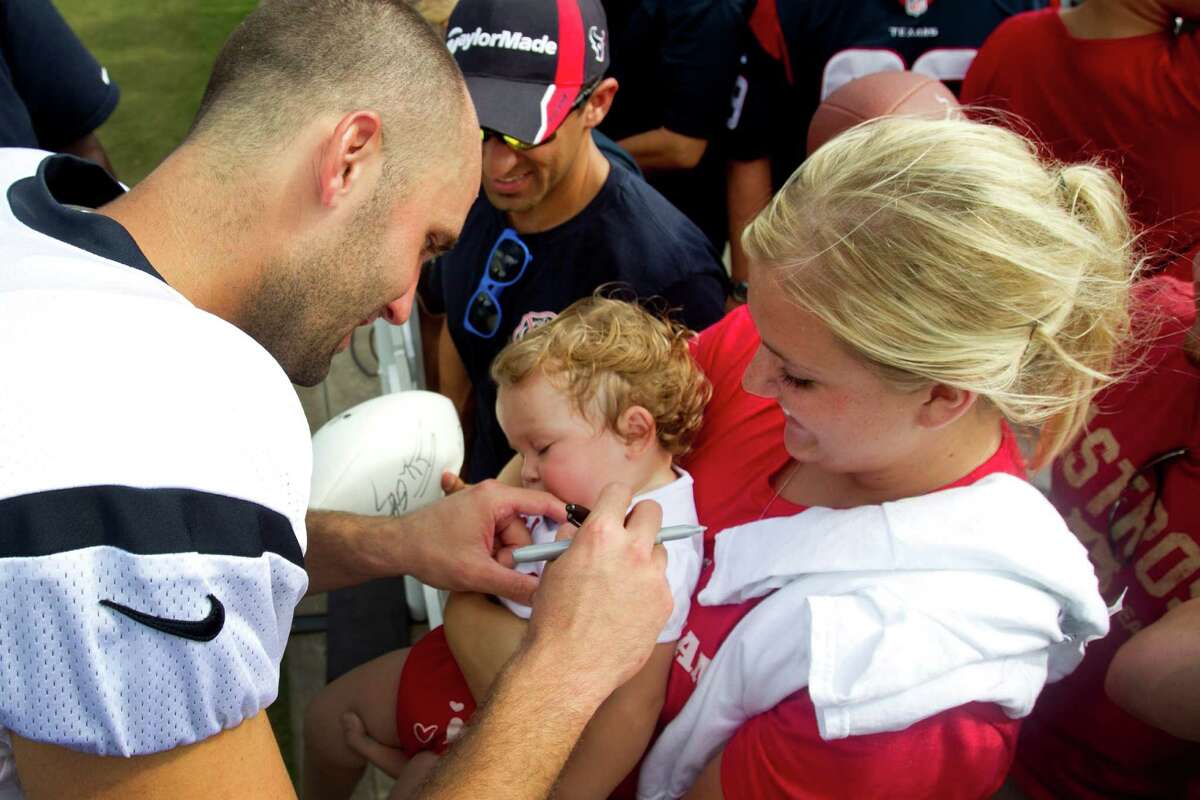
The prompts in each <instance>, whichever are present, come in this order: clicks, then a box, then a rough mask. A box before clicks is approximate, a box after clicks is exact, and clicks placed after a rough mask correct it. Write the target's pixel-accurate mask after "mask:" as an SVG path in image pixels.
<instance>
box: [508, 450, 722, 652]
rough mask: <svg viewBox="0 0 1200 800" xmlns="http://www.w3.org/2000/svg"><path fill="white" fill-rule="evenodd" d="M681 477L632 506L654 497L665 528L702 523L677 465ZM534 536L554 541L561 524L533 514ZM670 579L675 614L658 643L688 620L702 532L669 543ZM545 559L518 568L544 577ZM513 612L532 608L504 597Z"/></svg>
mask: <svg viewBox="0 0 1200 800" xmlns="http://www.w3.org/2000/svg"><path fill="white" fill-rule="evenodd" d="M672 469H674V470H675V474H676V475H678V476H679V477H678V478H676V479H675V480H674V481H672V482H671V483H668V484H667V485H666V486H662V487H660V488H658V489H654V490H653V491H650V492H646V493H645V494H639V495H637V496H636V497H634V498H633V503H631V504H630V508H632V507H633V506H634V505H636V504H637V503H640V502H641V501H643V500H654V501H655V502H657V503H658V504H659V505H660V506H662V512H663V518H662V524H663V527H666V526H668V525H698V524H699V521H698V519H697V517H696V501H695V499H694V498H693V497H692V476H691V475H689V474H687V472H685V471H684V470H682V469H680V468H679V467H673V468H672ZM528 521H529V523H530V535H531V536H532V537H533V543H534V544H545V543H547V542H553V541H554V537H555V535H556V534H557V532H558V523H557V522H553V521H550V520H546V519H544V518H543V517H531V518H529V520H528ZM664 547H666V548H667V582H668V583H669V584H670V585H671V598H672V600H674V602H675V606H674V608H672V609H671V617H670V619H668V620H667V624H666V626H665V627H664V628H663V629H662V632H661V633H659V635H658V642H659V644H662V643H663V642H673V641H675V640H676V639H678V638H679V634H680V633H681V632H682V631H683V623H684V622H686V621H687V616H688V609H689V607H690V604H691V600H692V592H693V591H695V589H696V581H697V580H699V578H700V560H701V559H702V558H703V549H704V543H703V541H702V539H701V536H700V535H696V536H691V537H689V538H687V539H676V540H675V541H673V542H667V543H666V544H665V545H664ZM545 566H546V562H545V561H534V562H532V563H528V564H518V565H517V570H519V571H520V572H524V573H526V574H528V575H537V576H539V577H540V576H541V574H542V569H543V568H544V567H545ZM500 600H501V602H502V603H504V605H505V606H506V607H507V608H508V610H509V611H511V612H513V613H514V614H516V615H517V616H518V617H521V618H522V619H529V613H530V608H529V606H526V605H521V604H520V603H514V602H513V601H511V600H507V599H505V598H503V597H502V598H500Z"/></svg>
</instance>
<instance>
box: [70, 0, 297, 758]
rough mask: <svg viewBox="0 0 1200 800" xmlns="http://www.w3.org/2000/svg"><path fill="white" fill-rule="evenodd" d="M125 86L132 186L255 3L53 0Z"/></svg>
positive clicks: (115, 137) (183, 121) (275, 720)
mask: <svg viewBox="0 0 1200 800" xmlns="http://www.w3.org/2000/svg"><path fill="white" fill-rule="evenodd" d="M54 2H55V6H56V7H57V8H58V10H59V11H60V12H61V13H62V15H63V17H65V18H66V20H67V22H69V23H70V25H71V27H72V28H74V30H75V33H77V34H78V35H79V38H80V39H82V40H83V43H84V44H85V45H87V47H88V49H89V50H91V51H92V54H93V55H95V56H96V58H97V59H98V60H99V61H100V63H101V64H103V65H104V66H105V67H107V68H108V72H109V75H111V76H112V79H113V80H115V81H116V82H117V84H118V85H119V86H120V87H121V102H120V104H119V105H118V106H117V110H116V111H115V112H114V113H113V115H112V116H111V117H109V119H108V121H107V122H106V123H105V124H104V125H103V126H102V127H101V128H100V130H99V131H98V134H99V136H100V140H101V141H102V142H103V143H104V147H105V149H106V150H107V151H108V155H109V158H110V159H111V161H112V163H113V168H114V169H115V170H116V171H117V177H119V178H120V179H121V180H122V181H124V182H125V183H127V184H129V185H131V186H132V185H133V184H135V183H137V182H138V181H140V180H141V179H142V178H144V177H146V175H147V174H148V173H149V172H150V171H151V170H152V169H154V167H155V165H157V164H158V163H159V162H160V161H162V159H163V158H164V157H165V156H166V155H167V154H168V153H170V152H171V150H172V149H174V148H175V146H176V145H178V144H179V143H180V142H181V141H182V140H183V137H184V135H185V134H186V133H187V130H188V127H189V126H190V125H191V122H192V116H193V114H194V113H195V111H196V106H197V105H199V103H200V97H201V95H203V94H204V85H205V83H206V82H207V81H208V73H209V70H210V69H211V67H212V63H213V60H214V59H215V58H216V56H217V51H218V50H219V49H220V47H221V43H222V42H224V41H225V37H226V36H228V35H229V32H230V31H231V30H233V28H234V26H236V25H237V24H238V22H240V21H241V19H242V17H244V16H245V15H246V14H247V13H248V12H249V11H250V9H251V8H253V7H254V5H255V2H254V0H54ZM287 695H288V686H287V671H286V670H283V671H282V674H281V676H280V687H279V700H277V701H276V702H275V703H274V704H273V705H272V706H271V708H270V709H268V715H269V716H270V718H271V724H272V725H273V726H274V728H275V735H276V737H277V738H278V740H279V747H280V750H281V751H282V752H283V758H284V762H285V763H286V764H287V767H288V771H289V772H290V773H291V775H292V780H293V782H295V780H296V777H297V776H296V770H295V764H294V763H293V761H294V759H293V757H292V754H293V752H294V748H293V742H294V734H293V730H292V725H291V719H290V717H289V715H288V713H287V709H288V702H287Z"/></svg>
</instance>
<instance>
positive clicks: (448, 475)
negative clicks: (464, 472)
mask: <svg viewBox="0 0 1200 800" xmlns="http://www.w3.org/2000/svg"><path fill="white" fill-rule="evenodd" d="M465 488H467V484H466V482H465V481H464V480H463V479H462V478H460V477H458V476H457V475H455V474H454V473H453V472H450V471H449V470H446V471H445V472H443V473H442V491H443V492H445V493H446V494H447V495H451V494H454V493H455V492H461V491H462V490H463V489H465Z"/></svg>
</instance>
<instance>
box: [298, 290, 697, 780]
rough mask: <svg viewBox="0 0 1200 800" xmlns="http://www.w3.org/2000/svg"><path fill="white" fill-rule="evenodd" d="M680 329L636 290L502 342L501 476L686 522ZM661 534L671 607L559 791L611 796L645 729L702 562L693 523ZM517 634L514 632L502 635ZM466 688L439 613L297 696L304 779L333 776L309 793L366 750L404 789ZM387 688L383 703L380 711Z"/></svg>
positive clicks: (535, 534)
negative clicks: (312, 692) (426, 627)
mask: <svg viewBox="0 0 1200 800" xmlns="http://www.w3.org/2000/svg"><path fill="white" fill-rule="evenodd" d="M688 337H689V333H688V331H687V330H686V329H685V328H682V327H680V326H677V325H675V324H673V323H670V322H666V321H663V320H660V319H656V318H655V317H653V316H652V315H650V314H649V313H647V312H646V311H645V310H643V309H642V308H641V307H639V306H637V305H634V304H632V303H626V302H623V301H619V300H611V299H605V298H600V297H592V298H587V299H584V300H580V301H578V302H576V303H574V304H573V305H571V306H570V307H568V308H567V309H566V310H565V311H563V312H562V314H560V315H559V316H558V317H557V318H555V319H554V320H552V321H551V322H549V323H547V324H546V325H543V326H542V327H540V328H536V329H534V330H532V331H529V332H528V333H526V334H525V336H524V338H522V339H520V340H519V341H517V342H514V343H512V344H510V345H509V346H508V347H506V348H505V349H504V350H503V351H502V352H501V353H500V354H499V355H498V356H497V357H496V360H495V361H494V362H493V364H492V377H493V379H494V380H495V381H496V383H497V386H498V394H497V401H496V416H497V419H498V420H499V422H500V426H501V428H502V429H503V430H504V434H505V436H506V437H507V439H508V442H509V444H510V445H511V446H512V447H513V449H514V450H516V451H517V457H516V458H515V459H514V461H513V463H512V464H510V465H509V467H508V468H506V469H505V471H504V473H503V474H502V476H501V479H502V480H503V479H508V480H510V481H513V482H516V481H517V480H518V476H519V482H520V484H521V485H523V486H525V487H527V488H532V489H540V490H544V491H547V492H550V493H551V494H554V495H555V496H556V497H558V498H559V499H561V500H563V501H564V502H567V503H575V504H578V505H583V506H591V505H592V504H593V503H594V502H595V500H596V499H597V497H598V496H599V494H600V491H601V489H603V488H604V487H605V486H606V485H608V484H609V483H612V482H615V481H621V482H623V483H626V484H629V485H631V486H633V487H634V491H635V494H636V496H635V497H634V501H633V502H634V503H638V502H641V501H643V500H654V501H656V502H658V503H659V505H661V506H662V510H663V525H664V526H667V525H682V524H693V525H694V524H697V518H696V509H695V504H694V501H693V498H692V479H691V477H690V476H689V475H688V474H687V473H686V472H684V471H683V470H681V469H679V468H678V467H676V466H675V465H674V463H673V460H674V458H675V457H677V456H680V455H682V454H684V453H686V452H687V450H688V448H689V447H690V445H691V441H692V439H693V437H694V436H695V435H696V433H697V432H698V431H699V429H700V422H701V415H702V412H703V410H704V406H705V404H706V403H707V402H708V398H709V396H710V395H711V387H710V386H709V384H708V381H707V380H706V379H705V377H704V375H703V374H702V373H701V372H700V370H699V368H698V367H697V366H696V364H695V363H694V362H693V360H692V358H691V354H690V352H689V348H688V344H687V340H688ZM528 522H529V524H530V528H531V536H532V538H533V540H534V542H537V543H541V542H548V541H553V540H554V539H555V536H556V534H557V527H558V526H557V524H556V523H554V522H552V521H549V520H544V519H541V518H533V519H530V520H528ZM665 547H666V549H667V580H668V582H669V583H670V586H671V592H672V596H673V598H674V602H675V604H674V609H673V610H672V613H671V616H670V619H669V620H668V622H667V625H666V627H664V628H663V630H662V632H661V633H660V635H659V638H658V646H657V647H656V648H655V651H654V655H653V656H652V657H651V659H650V661H649V662H648V663H647V664H646V666H645V667H644V668H643V669H642V671H641V672H640V673H639V674H638V675H636V676H634V678H632V679H631V680H630V681H629V682H628V683H626V684H625V685H624V686H622V687H621V688H620V689H618V690H617V691H616V692H615V693H614V694H613V695H612V696H611V697H610V698H609V700H608V701H607V702H606V703H605V704H604V705H603V706H602V707H601V708H600V710H599V711H598V712H597V714H596V716H595V717H593V719H592V721H591V723H589V725H588V729H587V730H586V731H585V733H584V736H583V738H582V739H581V740H580V743H579V745H578V747H577V748H576V750H575V751H574V753H573V754H572V756H571V760H570V761H569V762H568V764H567V767H566V768H565V770H564V771H563V773H562V778H561V781H560V784H559V787H560V788H559V791H560V793H561V794H562V796H567V797H572V798H584V797H596V798H603V797H607V796H609V795H610V794H611V793H612V792H613V790H614V789H615V788H616V787H617V786H618V784H620V783H621V780H622V779H623V778H624V777H626V775H627V774H628V773H629V772H630V771H631V770H633V768H634V767H635V766H636V765H637V763H638V761H639V759H640V758H641V756H642V753H643V751H644V749H645V747H646V745H647V743H648V742H649V740H650V737H651V734H652V733H653V730H654V726H655V724H656V721H657V719H658V714H659V710H660V708H661V705H662V700H663V696H664V693H665V687H666V680H667V674H668V671H669V667H670V664H671V659H672V658H673V655H674V651H675V641H676V639H678V638H679V634H680V631H681V629H682V627H683V624H684V621H685V620H686V619H687V614H688V607H689V603H690V599H691V595H692V591H693V589H694V588H695V584H696V580H697V578H698V576H699V573H700V561H701V552H702V542H701V538H700V537H699V536H696V537H692V538H690V539H683V540H679V541H674V542H670V543H668V544H666V545H665ZM543 567H544V563H543V562H536V563H533V564H522V565H519V566H518V569H521V570H523V571H526V572H535V573H540V571H541V569H542V568H543ZM452 602H454V600H452ZM501 602H502V603H503V604H504V606H505V607H507V608H508V609H509V610H510V611H511V612H512V613H513V614H514V615H516V616H517V617H521V618H526V619H527V618H528V617H529V613H530V609H529V607H528V606H524V605H520V604H517V603H514V602H512V601H509V600H501ZM458 619H459V620H460V622H459V623H458V624H463V623H462V622H461V620H462V617H461V616H459V617H458ZM448 624H451V625H453V624H455V622H454V620H449V621H448ZM518 634H519V631H518ZM519 638H520V637H519V635H514V636H513V638H512V647H513V649H515V647H516V644H517V642H518V641H519ZM502 661H503V659H502V658H501V659H499V660H498V663H502ZM397 675H398V678H399V680H398V685H397ZM491 677H494V675H492V676H491ZM474 688H475V691H476V692H477V693H478V694H479V695H480V696H482V694H483V693H484V692H485V691H486V686H484V685H480V684H479V683H478V679H477V680H476V683H475V685H474ZM389 692H392V693H393V694H391V695H390V696H387V695H388V693H389ZM393 699H394V703H393V702H392V700H393ZM477 699H478V697H476V696H475V695H473V694H472V691H471V687H470V686H469V685H468V683H467V681H466V678H465V677H464V676H463V673H462V671H461V670H460V669H459V666H458V664H457V663H456V662H455V660H454V656H453V654H452V653H451V651H450V647H449V645H448V644H447V639H446V632H445V630H444V629H442V628H439V629H435V630H433V631H431V632H430V633H429V634H428V635H427V636H426V637H425V638H423V639H422V640H421V641H419V642H418V643H417V644H416V645H415V646H414V647H412V648H411V649H410V650H407V651H398V652H397V653H390V654H388V655H386V656H383V657H381V658H379V659H376V660H375V661H372V662H370V663H368V664H365V665H363V666H362V667H359V668H358V669H356V670H355V671H353V672H351V673H349V674H347V675H345V676H344V677H342V678H340V679H339V680H338V681H335V682H334V683H333V684H330V685H329V686H328V687H326V689H325V690H324V691H323V692H322V693H321V695H320V696H318V698H317V699H316V700H314V702H313V706H312V708H310V710H309V714H308V719H307V720H306V736H313V737H315V738H316V739H317V741H307V742H306V747H307V748H308V753H309V758H310V768H312V769H325V770H327V772H329V773H330V774H328V775H326V777H328V778H330V779H331V780H329V781H324V780H317V781H309V786H310V788H311V787H312V786H314V785H316V784H318V783H319V784H322V785H323V786H325V787H327V788H328V789H329V791H324V792H321V793H320V794H321V796H331V797H332V796H339V797H344V796H346V795H348V794H349V792H350V791H351V790H352V789H353V785H354V782H356V781H357V778H358V774H359V773H360V772H361V767H362V763H361V762H362V759H363V758H365V759H367V760H370V761H372V762H373V763H375V764H377V765H378V766H380V767H381V768H382V769H384V770H385V771H386V772H389V773H390V774H392V775H394V776H396V777H397V778H398V779H399V780H398V783H397V788H396V791H395V792H394V793H393V795H392V796H393V797H404V796H407V794H408V793H409V792H410V791H411V790H412V788H414V787H415V786H416V785H418V784H419V783H420V781H421V779H422V778H423V776H424V774H425V773H426V772H427V771H428V770H429V768H430V767H431V766H432V764H433V763H436V756H437V755H440V754H441V753H444V752H445V750H446V748H447V747H449V746H450V745H451V744H452V743H453V742H454V741H455V740H456V739H457V738H458V737H459V736H461V735H462V730H463V727H464V726H465V725H466V724H467V723H468V722H469V720H470V716H471V714H472V713H473V712H474V710H475V701H476V700H477ZM384 703H386V707H387V708H388V709H394V714H392V713H387V714H384V713H380V711H379V709H380V708H381V707H383V704H384ZM347 712H350V713H349V714H348V713H347ZM355 757H357V758H355ZM339 768H341V769H343V770H344V773H343V777H342V778H341V779H339V776H338V774H337V771H338V769H339ZM351 773H353V774H351ZM339 780H340V782H339ZM343 789H344V792H343Z"/></svg>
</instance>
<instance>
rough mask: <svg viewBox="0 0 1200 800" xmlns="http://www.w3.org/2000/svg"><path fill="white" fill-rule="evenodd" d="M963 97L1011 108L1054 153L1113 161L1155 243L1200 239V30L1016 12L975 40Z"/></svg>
mask: <svg viewBox="0 0 1200 800" xmlns="http://www.w3.org/2000/svg"><path fill="white" fill-rule="evenodd" d="M962 100H963V102H964V103H977V104H979V105H982V106H986V107H991V108H1002V109H1006V110H1009V111H1012V112H1014V113H1016V114H1017V115H1018V116H1019V117H1020V118H1021V119H1023V120H1025V121H1027V122H1028V123H1029V124H1030V125H1031V126H1032V127H1033V131H1034V133H1035V134H1036V135H1037V137H1038V138H1039V139H1040V140H1041V141H1042V142H1043V143H1044V147H1045V150H1046V151H1047V153H1048V154H1049V155H1052V156H1053V157H1055V158H1057V159H1058V160H1060V161H1065V162H1077V161H1087V160H1090V159H1092V158H1099V159H1101V160H1102V161H1103V162H1105V163H1106V164H1107V165H1108V166H1110V167H1111V168H1113V170H1114V171H1115V172H1116V173H1117V175H1118V176H1120V179H1121V183H1122V184H1123V185H1124V187H1125V191H1126V193H1127V194H1128V195H1129V202H1130V208H1131V211H1132V214H1133V216H1134V217H1135V219H1136V220H1137V221H1138V222H1140V223H1141V224H1142V225H1144V226H1149V227H1148V231H1147V237H1146V245H1147V246H1149V247H1150V248H1151V249H1154V250H1161V249H1167V250H1169V251H1170V252H1172V253H1175V254H1178V253H1182V252H1185V251H1187V250H1188V249H1190V247H1191V245H1192V243H1193V242H1195V241H1197V239H1200V29H1195V28H1194V29H1192V30H1191V31H1190V32H1188V33H1183V34H1180V35H1175V34H1173V33H1170V32H1168V31H1163V32H1162V33H1155V34H1151V35H1148V36H1135V37H1130V38H1126V39H1075V38H1073V37H1072V36H1071V35H1070V34H1069V33H1068V32H1067V28H1066V26H1065V25H1063V23H1062V20H1061V19H1060V18H1059V15H1058V11H1057V10H1055V9H1047V10H1044V11H1035V12H1032V13H1027V14H1020V15H1018V16H1015V17H1013V18H1012V19H1010V20H1008V21H1007V22H1005V23H1004V24H1003V25H1001V26H1000V27H999V28H997V29H996V32H995V33H993V34H992V35H991V36H990V37H989V38H988V40H987V41H986V42H985V43H984V45H983V47H982V48H980V50H979V54H978V55H977V56H976V58H975V61H974V62H973V63H972V64H971V69H970V71H969V72H968V73H967V78H966V80H965V81H964V82H963V88H962ZM1023 132H1024V131H1023ZM1173 259H1174V256H1169V257H1167V258H1166V259H1163V260H1164V261H1171V260H1173ZM1176 275H1177V277H1179V278H1181V279H1183V280H1191V273H1190V272H1181V273H1176Z"/></svg>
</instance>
